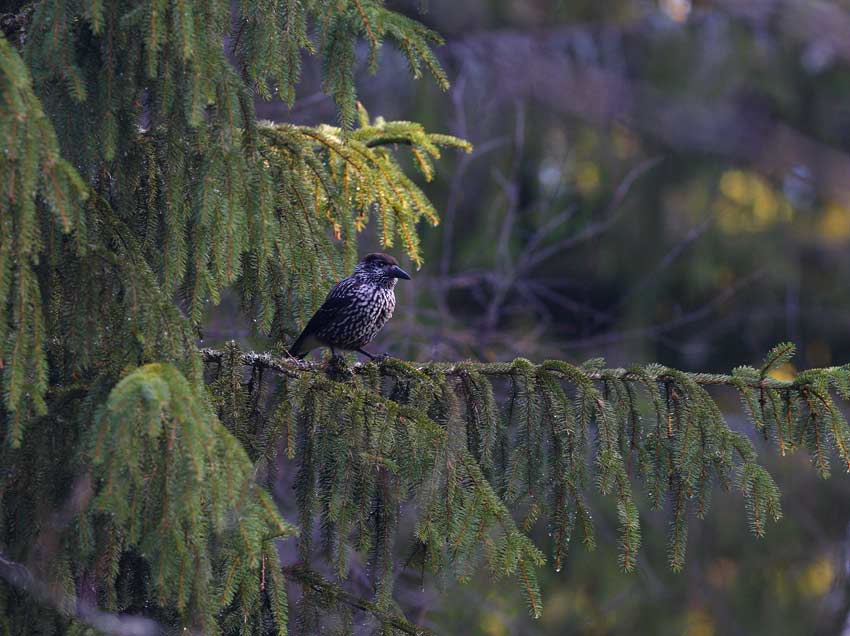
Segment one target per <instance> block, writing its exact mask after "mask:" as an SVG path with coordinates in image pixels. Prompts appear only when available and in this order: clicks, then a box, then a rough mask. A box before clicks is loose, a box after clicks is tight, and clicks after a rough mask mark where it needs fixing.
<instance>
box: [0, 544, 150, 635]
mask: <svg viewBox="0 0 850 636" xmlns="http://www.w3.org/2000/svg"><path fill="white" fill-rule="evenodd" d="M0 578H2V579H3V580H4V581H6V583H8V584H9V585H11V586H12V587H15V588H17V589H19V590H21V591H23V592H26V593H27V594H30V595H32V596H33V597H34V598H36V599H37V600H38V601H39V602H41V603H44V604H45V605H48V606H50V607H51V608H53V609H54V610H56V611H57V612H59V613H60V614H62V615H64V616H71V617H73V618H75V619H77V620H79V621H80V622H82V623H85V624H87V625H90V626H92V627H93V628H95V629H96V630H97V631H99V632H102V633H104V634H111V635H113V636H158V635H159V634H163V633H165V631H166V630H165V629H164V628H163V627H162V626H161V625H160V624H159V623H157V622H156V621H154V620H151V619H150V618H145V617H144V616H133V615H129V614H112V613H110V612H104V611H101V610H100V609H98V608H97V607H94V606H92V605H89V604H88V603H86V602H85V601H84V600H83V599H81V598H78V597H74V596H73V595H71V594H67V593H64V592H62V591H61V589H60V588H59V587H58V586H55V585H49V584H47V583H45V582H43V581H41V580H39V579H37V578H36V577H35V576H34V575H33V574H32V572H30V570H29V569H28V568H27V567H26V566H25V565H23V564H21V563H17V562H16V561H13V560H11V559H9V558H8V557H7V556H6V555H5V554H3V553H0Z"/></svg>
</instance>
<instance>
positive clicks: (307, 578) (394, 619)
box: [282, 566, 436, 636]
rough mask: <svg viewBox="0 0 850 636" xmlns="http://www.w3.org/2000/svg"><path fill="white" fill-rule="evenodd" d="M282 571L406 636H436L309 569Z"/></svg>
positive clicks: (285, 569) (299, 567) (301, 567)
mask: <svg viewBox="0 0 850 636" xmlns="http://www.w3.org/2000/svg"><path fill="white" fill-rule="evenodd" d="M282 570H283V574H284V575H285V576H287V577H289V578H291V579H294V580H296V581H298V582H299V583H303V584H304V585H309V586H310V587H311V588H313V589H314V590H315V591H316V592H318V593H319V594H322V595H323V596H329V597H332V598H333V599H334V600H337V601H341V602H343V603H345V604H346V605H350V606H351V607H356V608H357V609H361V610H363V611H364V612H368V613H369V614H371V615H372V616H374V617H375V618H377V619H378V620H379V621H381V622H382V623H384V624H386V625H391V626H392V627H394V628H395V629H398V630H400V631H402V632H404V633H405V634H411V635H412V636H436V635H435V634H434V632H432V631H430V630H428V629H425V628H424V627H420V626H419V625H414V624H413V623H411V622H409V621H408V620H406V619H404V618H401V617H400V616H397V615H394V614H388V613H387V612H385V611H383V610H381V609H380V608H378V606H377V605H375V604H374V603H372V602H371V601H367V600H366V599H364V598H361V597H359V596H356V595H355V594H351V593H350V592H346V591H345V590H344V589H342V588H341V587H340V586H338V585H335V584H334V583H331V582H330V581H328V580H326V579H325V578H324V577H323V576H322V575H320V574H319V573H317V572H314V571H313V570H310V569H309V568H306V567H303V566H288V567H287V566H285V567H283V568H282Z"/></svg>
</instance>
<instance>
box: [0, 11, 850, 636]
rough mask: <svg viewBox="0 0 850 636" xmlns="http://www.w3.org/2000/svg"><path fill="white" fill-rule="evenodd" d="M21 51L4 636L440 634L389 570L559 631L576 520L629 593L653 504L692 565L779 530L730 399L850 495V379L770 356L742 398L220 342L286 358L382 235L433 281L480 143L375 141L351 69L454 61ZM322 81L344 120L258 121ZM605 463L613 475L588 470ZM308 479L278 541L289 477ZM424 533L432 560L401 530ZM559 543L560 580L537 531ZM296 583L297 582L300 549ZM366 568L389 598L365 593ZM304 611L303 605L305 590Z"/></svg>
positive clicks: (1, 594) (2, 306)
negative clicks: (789, 368)
mask: <svg viewBox="0 0 850 636" xmlns="http://www.w3.org/2000/svg"><path fill="white" fill-rule="evenodd" d="M15 4H16V5H17V6H15V7H14V10H13V11H12V12H11V13H8V14H6V15H4V16H2V20H0V25H2V29H3V34H4V37H3V38H2V39H0V139H2V140H3V144H4V145H3V153H2V155H0V342H2V353H0V370H2V380H1V382H2V401H3V407H2V409H0V435H2V444H0V470H2V480H0V519H2V524H0V575H2V579H3V582H2V583H0V625H2V627H3V629H4V632H5V633H10V634H21V633H38V634H51V633H87V630H89V629H91V628H93V629H95V630H99V631H103V632H107V633H136V634H138V633H159V632H165V633H182V632H183V631H184V630H185V631H191V632H193V633H198V634H236V633H240V634H243V633H244V634H266V633H275V634H286V633H287V630H289V629H292V630H293V632H294V633H317V631H318V630H319V629H320V628H322V627H323V626H325V625H328V624H332V625H334V626H335V627H337V628H339V630H340V631H341V632H342V633H346V632H350V631H351V629H352V622H353V616H354V612H359V613H364V614H365V615H367V616H368V617H369V619H370V620H372V621H374V623H375V625H376V626H377V627H378V628H380V630H381V631H382V632H383V633H385V634H394V633H408V634H416V633H425V631H424V630H423V629H422V628H420V627H417V626H415V625H413V624H411V623H410V622H409V621H408V620H407V619H406V618H405V616H404V614H403V611H402V610H401V609H400V608H399V607H398V606H397V605H396V603H395V601H394V596H393V580H394V574H395V573H396V571H397V570H398V568H399V567H401V565H400V564H399V563H397V562H396V546H397V545H404V546H410V545H412V546H414V548H415V553H416V554H418V558H419V560H420V562H421V564H422V567H424V568H427V569H428V570H429V571H432V572H435V573H439V574H442V575H444V576H447V577H455V578H457V579H459V580H465V579H467V578H468V577H469V576H470V574H471V573H472V572H473V571H474V570H475V569H476V568H479V567H487V568H488V569H489V571H490V572H491V573H492V575H493V576H512V577H514V578H515V579H516V580H517V584H518V588H519V592H520V593H522V594H523V595H524V596H525V598H526V599H527V603H528V607H529V611H530V612H531V613H532V614H533V615H534V616H539V615H540V613H541V612H542V611H543V609H542V607H543V604H542V599H541V596H540V592H539V589H538V587H537V584H536V571H537V569H538V568H540V567H554V568H555V569H559V568H561V567H562V565H563V564H564V562H565V559H567V558H568V556H567V553H568V547H569V545H570V541H571V538H572V537H574V536H578V537H579V538H580V540H581V541H582V542H583V543H584V544H585V545H586V546H588V547H589V548H592V547H593V545H594V544H595V541H596V539H595V537H594V529H593V528H594V526H593V521H592V514H591V511H590V510H589V508H588V504H587V501H586V498H585V495H586V493H587V490H588V489H589V488H597V489H598V490H599V491H601V492H602V493H604V494H607V495H610V496H611V497H612V498H613V499H614V501H615V502H616V506H617V511H618V514H619V521H620V535H619V544H620V562H621V565H622V567H623V569H624V570H627V571H628V570H631V569H633V568H634V566H635V559H636V555H637V552H638V550H639V548H640V532H641V527H640V519H639V513H638V508H637V505H636V495H635V491H636V489H638V488H643V489H645V490H646V492H647V495H648V497H649V499H650V501H651V502H652V505H653V506H654V507H656V508H664V507H667V508H668V509H669V513H670V518H671V528H670V539H669V560H670V565H671V566H672V567H673V568H674V569H679V568H681V567H682V565H683V562H684V559H685V549H686V537H687V525H688V518H689V517H691V516H696V517H701V516H703V515H705V514H707V512H708V507H709V504H710V497H711V493H712V491H713V489H714V488H715V485H717V484H719V485H720V487H722V488H724V489H730V488H733V487H734V488H735V489H737V490H739V491H740V492H741V493H742V494H743V499H744V502H745V508H746V514H747V515H748V518H749V521H750V525H751V527H752V530H753V532H754V533H755V534H756V535H761V534H763V533H764V532H765V530H766V526H767V524H768V522H770V521H772V520H775V519H777V518H779V516H780V515H781V510H780V506H779V493H778V491H777V488H776V486H775V484H774V482H773V479H772V478H771V476H770V475H769V474H768V472H767V471H766V470H765V469H764V468H763V467H762V466H761V465H760V464H759V463H758V460H757V457H756V453H755V451H754V448H753V446H752V444H751V443H750V441H749V439H748V437H747V436H746V435H744V434H742V433H740V432H736V431H734V430H732V429H731V428H730V427H729V425H728V424H727V423H726V421H725V420H724V418H723V416H722V415H721V413H720V410H719V408H718V406H717V405H716V403H715V401H714V399H713V398H712V396H711V395H710V394H709V392H708V391H707V389H706V387H707V386H711V385H727V386H730V387H733V388H734V389H735V390H736V391H737V392H738V393H739V395H740V396H741V400H742V404H743V409H744V410H745V411H746V413H747V415H748V416H749V418H750V420H751V421H752V423H753V425H754V427H755V428H756V429H757V430H758V431H759V432H760V433H762V434H763V435H765V436H766V437H770V438H773V439H774V440H775V442H776V446H777V448H778V451H779V452H780V453H781V454H783V455H784V454H787V453H790V452H793V451H795V450H797V449H802V450H805V451H806V452H808V453H809V454H810V455H811V457H812V461H813V463H814V465H815V467H816V469H817V470H818V472H819V473H820V474H821V475H823V476H824V477H826V476H828V474H829V471H830V465H831V462H834V461H836V460H837V461H839V462H840V463H841V465H842V466H843V467H845V468H850V450H848V449H850V428H848V425H847V422H846V420H845V419H844V417H843V415H842V413H841V410H840V409H839V407H838V406H837V404H836V402H835V398H836V397H840V398H843V399H848V398H850V367H847V366H842V367H831V368H829V369H815V370H810V371H806V372H804V373H802V374H800V375H799V376H798V377H797V378H796V379H795V380H793V381H790V382H782V381H778V380H775V379H772V378H771V377H770V372H771V370H772V369H774V368H776V367H777V366H779V365H781V364H783V363H784V362H786V361H787V360H788V359H789V358H790V357H791V355H793V347H792V346H791V345H788V344H784V345H780V346H778V347H776V348H775V349H774V350H773V351H771V352H770V354H769V355H768V356H767V358H766V359H765V361H764V363H763V364H762V365H761V366H760V367H759V368H752V367H739V368H737V369H735V370H734V371H733V372H732V373H731V374H730V375H715V374H703V373H684V372H680V371H677V370H674V369H669V368H666V367H662V366H660V365H654V364H650V365H645V366H635V367H632V368H629V369H608V368H605V365H604V363H603V361H601V360H591V361H589V362H587V363H585V364H584V365H581V366H575V365H572V364H568V363H566V362H564V361H559V360H550V361H545V362H542V363H539V364H534V363H532V362H530V361H528V360H524V359H517V360H514V361H513V362H507V363H488V364H481V363H474V362H466V361H462V362H430V363H421V364H411V363H408V362H404V361H400V360H392V359H390V360H385V361H381V362H378V363H368V364H363V365H354V366H349V367H345V366H342V367H340V366H338V365H330V366H325V365H321V364H319V365H316V364H311V363H302V362H298V361H295V360H292V359H289V358H287V357H286V356H284V355H275V354H274V353H260V354H255V353H250V352H243V351H240V350H239V349H238V347H237V346H236V345H235V344H230V345H228V346H227V347H226V348H224V349H223V350H206V349H201V348H200V347H199V341H198V338H197V329H198V327H199V324H200V321H201V319H202V316H203V310H204V306H205V305H206V303H208V302H212V303H216V302H218V300H219V298H220V295H221V293H222V290H224V289H225V288H228V287H232V288H233V289H235V290H237V292H238V294H239V296H240V298H241V301H242V310H243V311H244V312H245V314H246V315H247V316H249V317H250V318H251V319H252V320H253V321H255V323H256V325H257V329H258V330H259V331H260V332H263V333H267V334H271V335H272V336H273V337H274V338H276V339H278V340H285V339H286V338H287V337H288V336H291V335H292V334H294V333H295V332H296V331H297V330H298V327H300V326H302V325H303V323H304V320H305V318H306V317H307V316H309V314H310V312H311V311H312V310H314V309H315V307H316V306H317V305H318V304H319V303H320V302H321V300H322V299H323V296H324V293H325V292H326V291H327V289H328V287H329V285H330V284H332V282H333V281H334V280H336V279H338V278H340V277H341V276H342V275H343V274H344V272H346V271H347V270H349V269H350V267H351V266H352V265H353V263H354V261H355V260H356V258H357V234H358V232H359V231H361V230H362V229H363V228H364V226H365V225H366V224H367V223H369V222H372V223H377V225H378V236H379V239H380V241H381V243H382V245H383V246H385V247H387V248H389V247H392V246H393V245H394V244H396V243H397V244H399V245H400V247H401V248H402V249H403V250H404V251H405V252H406V253H407V254H408V255H409V257H410V258H411V259H412V260H413V261H414V262H416V263H419V262H420V261H421V259H422V255H421V254H420V249H419V243H418V235H417V224H418V223H419V222H420V221H422V220H425V221H427V222H430V223H437V221H438V215H437V212H436V210H435V208H434V207H433V206H432V204H431V203H430V202H429V201H428V200H427V199H426V197H425V196H424V194H423V193H422V191H421V190H420V188H419V186H418V185H417V183H416V181H415V179H414V177H412V176H411V175H409V174H407V173H406V172H405V170H404V169H403V166H404V165H406V164H405V163H403V162H404V159H402V157H404V156H406V155H409V156H410V157H412V162H411V163H412V165H413V166H415V167H416V168H418V170H419V172H420V173H421V177H422V178H424V179H426V180H427V179H430V178H431V177H432V175H433V171H434V167H435V160H436V159H438V158H439V157H440V153H441V152H442V151H443V150H444V149H446V148H448V149H459V150H469V146H468V144H466V142H464V141H462V140H460V139H456V138H453V137H450V136H447V135H442V134H438V133H432V132H428V131H425V130H424V129H423V127H422V126H420V125H419V124H417V123H414V122H406V121H398V122H387V121H384V120H383V119H382V118H380V117H377V118H372V117H370V115H369V114H368V113H367V112H366V110H365V109H364V108H363V107H362V106H360V105H359V104H358V103H357V101H356V94H355V87H354V69H355V65H356V62H357V59H356V50H357V49H356V44H357V42H358V41H365V43H366V46H367V47H368V64H369V67H370V69H371V70H373V71H374V70H376V69H377V66H378V54H379V50H380V48H381V46H382V45H383V43H384V42H387V43H389V44H391V45H393V46H395V47H397V48H398V49H400V50H401V52H402V53H403V54H404V55H405V56H406V57H407V60H408V62H409V65H410V70H411V72H412V74H413V76H414V77H419V76H420V75H422V74H425V73H427V74H430V75H431V76H433V77H434V78H435V79H436V81H437V82H438V83H439V84H440V85H441V86H446V85H447V80H446V77H445V74H444V72H443V70H442V69H441V68H440V65H439V63H438V62H437V59H436V58H435V56H434V53H433V51H432V47H433V46H435V45H438V44H439V43H440V38H439V36H438V35H436V34H435V33H433V32H431V31H429V30H428V29H426V28H425V27H423V26H422V25H421V24H419V23H417V22H415V21H413V20H411V19H409V18H407V17H405V16H403V15H401V14H398V13H395V12H393V11H390V10H388V9H387V8H385V7H384V6H383V4H382V3H381V2H380V0H343V1H338V0H333V1H325V0H310V1H301V0H283V1H282V2H279V3H278V2H269V1H267V0H260V1H258V2H243V3H240V4H238V6H237V5H234V4H231V3H230V2H229V1H227V2H225V1H222V0H210V1H208V2H197V1H196V0H132V1H131V0H50V1H48V0H36V1H35V2H31V3H24V4H21V3H15ZM303 54H311V55H316V56H319V57H320V58H321V60H322V65H323V72H324V87H325V90H326V91H327V92H328V93H329V94H330V95H332V96H333V98H334V100H335V101H336V104H337V106H338V112H339V121H338V122H336V125H322V126H317V127H303V126H294V125H288V124H271V123H268V122H261V121H257V118H256V116H255V113H254V106H253V100H254V97H255V96H259V97H261V98H267V99H272V98H274V99H278V98H279V99H283V100H284V101H285V102H287V103H290V104H291V103H292V101H293V99H294V95H295V89H296V86H297V84H298V81H299V69H300V60H301V57H302V55H303ZM588 458H590V460H589V461H588ZM277 462H291V463H292V464H293V465H295V466H296V467H297V476H296V479H295V488H294V494H293V499H294V502H295V507H296V508H297V511H298V514H297V517H296V518H292V519H284V518H283V516H282V514H281V513H280V511H279V505H278V504H280V503H281V502H279V501H277V502H276V501H275V500H274V499H273V498H272V496H271V494H270V489H269V483H268V479H267V477H266V476H268V475H269V474H271V473H272V472H273V470H272V468H273V466H274V465H275V464H276V463H277ZM402 514H408V515H412V516H413V518H414V519H415V526H414V531H413V534H412V536H405V535H404V533H402V532H401V530H400V526H399V520H400V517H401V515H402ZM537 524H545V525H547V526H549V528H550V530H551V532H552V537H553V542H552V543H553V548H552V549H553V552H552V554H551V555H546V554H544V553H543V552H542V551H541V550H540V548H539V547H538V546H536V545H535V544H534V543H533V542H532V540H531V539H530V537H529V531H530V529H531V528H532V527H534V526H535V525H537ZM286 542H292V543H294V544H297V550H298V554H299V557H300V561H299V564H298V565H297V566H293V567H286V568H283V567H281V565H280V560H279V557H278V551H277V550H278V546H279V545H280V544H282V543H286ZM355 557H356V558H360V559H363V560H364V561H366V562H367V563H368V564H369V572H370V574H371V576H372V593H371V595H370V596H368V597H363V596H359V595H356V594H353V593H352V592H351V591H350V590H349V588H348V587H347V585H346V584H347V580H348V578H349V573H350V565H351V564H350V560H351V559H352V558H355ZM288 586H290V587H292V586H295V587H297V588H298V589H299V597H300V600H299V602H298V604H297V606H293V607H290V603H289V601H288V599H287V595H286V592H287V587H288Z"/></svg>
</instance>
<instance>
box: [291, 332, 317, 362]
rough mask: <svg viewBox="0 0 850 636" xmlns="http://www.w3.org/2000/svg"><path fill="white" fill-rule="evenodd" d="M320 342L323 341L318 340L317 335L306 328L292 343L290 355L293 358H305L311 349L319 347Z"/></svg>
mask: <svg viewBox="0 0 850 636" xmlns="http://www.w3.org/2000/svg"><path fill="white" fill-rule="evenodd" d="M320 344H321V343H320V342H319V341H318V340H316V337H315V336H314V335H313V334H311V333H308V332H307V330H306V329H305V330H304V331H302V332H301V335H300V336H298V339H297V340H296V341H295V342H293V343H292V346H291V347H289V355H291V356H292V357H293V358H298V359H299V360H303V359H304V357H305V356H306V355H307V354H308V353H310V351H312V350H313V349H315V348H316V347H318V346H319V345H320Z"/></svg>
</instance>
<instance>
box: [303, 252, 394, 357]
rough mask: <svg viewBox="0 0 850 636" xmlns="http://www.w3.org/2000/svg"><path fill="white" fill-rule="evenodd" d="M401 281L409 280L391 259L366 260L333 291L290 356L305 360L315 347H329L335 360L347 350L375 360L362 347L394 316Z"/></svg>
mask: <svg viewBox="0 0 850 636" xmlns="http://www.w3.org/2000/svg"><path fill="white" fill-rule="evenodd" d="M399 278H404V279H405V280H410V276H408V274H407V272H405V271H404V270H403V269H402V268H401V267H399V266H398V262H397V261H396V260H395V259H394V258H393V257H392V256H389V255H387V254H381V253H379V252H378V253H373V254H367V255H366V256H364V257H363V258H362V259H361V261H360V262H359V263H357V267H355V268H354V272H353V273H352V274H351V276H349V277H348V278H343V279H342V280H341V281H339V282H338V283H337V284H336V285H335V286H334V288H333V289H332V290H331V291H330V293H329V294H328V297H327V298H326V299H325V302H324V303H322V306H321V307H319V310H318V311H317V312H316V314H315V315H314V316H313V317H312V318H310V322H308V323H307V326H306V327H304V331H302V332H301V335H300V336H298V340H296V341H295V343H294V344H293V345H292V347H291V348H290V349H289V353H290V355H293V356H295V357H296V358H303V357H304V356H306V355H307V354H308V353H310V351H312V350H313V349H315V348H316V347H330V350H331V354H332V355H333V356H336V350H337V349H344V350H348V351H358V352H360V353H362V354H363V355H365V356H369V358H370V359H373V360H374V359H375V356H373V355H372V354H371V353H369V352H368V351H364V350H363V347H365V346H366V345H367V344H369V343H370V342H372V339H373V338H374V337H375V336H376V335H377V334H378V332H379V331H380V330H381V327H383V326H384V324H386V322H387V320H389V319H390V317H391V316H392V315H393V310H394V309H395V292H394V291H393V288H394V287H395V284H396V281H397V280H398V279H399Z"/></svg>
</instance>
